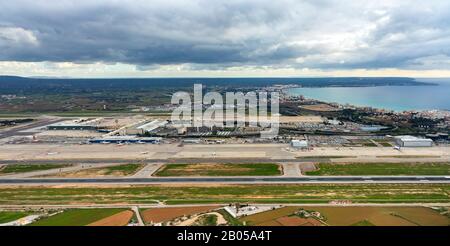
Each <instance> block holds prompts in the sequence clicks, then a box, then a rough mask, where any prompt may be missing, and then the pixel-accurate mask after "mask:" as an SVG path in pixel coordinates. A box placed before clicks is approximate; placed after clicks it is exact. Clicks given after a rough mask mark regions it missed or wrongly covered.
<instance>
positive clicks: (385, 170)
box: [305, 163, 450, 176]
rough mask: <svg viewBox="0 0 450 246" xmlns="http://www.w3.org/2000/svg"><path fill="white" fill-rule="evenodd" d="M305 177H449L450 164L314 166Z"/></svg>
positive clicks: (325, 164) (331, 164)
mask: <svg viewBox="0 0 450 246" xmlns="http://www.w3.org/2000/svg"><path fill="white" fill-rule="evenodd" d="M316 168H317V170H315V171H307V172H306V173H305V174H306V175H315V176H320V175H450V163H414V164H413V163H411V164H410V163H349V164H334V163H320V164H316Z"/></svg>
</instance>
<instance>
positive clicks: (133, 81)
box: [0, 76, 432, 94]
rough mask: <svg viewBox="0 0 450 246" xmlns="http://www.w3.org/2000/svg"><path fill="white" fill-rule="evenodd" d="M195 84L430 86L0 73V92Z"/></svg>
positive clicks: (385, 80) (399, 81) (387, 80)
mask: <svg viewBox="0 0 450 246" xmlns="http://www.w3.org/2000/svg"><path fill="white" fill-rule="evenodd" d="M194 83H202V84H204V85H206V86H225V87H228V86H229V87H256V86H268V85H273V84H296V85H299V86H303V87H367V86H408V85H432V83H426V82H420V81H416V80H415V79H413V78H406V77H330V78H118V79H114V78H111V79H106V78H105V79H74V78H27V77H18V76H0V93H1V94H5V93H16V92H30V91H35V90H44V91H46V90H52V91H53V90H57V91H59V90H61V91H71V90H102V89H108V90H111V89H113V90H127V89H128V90H134V89H146V90H148V89H151V88H158V87H165V88H167V87H174V88H176V87H191V86H192V85H193V84H194Z"/></svg>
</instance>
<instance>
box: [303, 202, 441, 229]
mask: <svg viewBox="0 0 450 246" xmlns="http://www.w3.org/2000/svg"><path fill="white" fill-rule="evenodd" d="M305 209H308V210H314V211H318V212H320V213H321V214H322V215H323V216H324V217H325V222H326V223H327V224H328V225H335V226H346V225H358V226H368V225H375V226H394V225H405V226H418V225H421V226H448V225H450V218H449V217H448V216H445V215H441V214H440V213H439V212H438V211H436V210H433V209H431V208H427V207H378V206H377V207H305Z"/></svg>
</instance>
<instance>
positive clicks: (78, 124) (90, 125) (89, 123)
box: [47, 118, 103, 131]
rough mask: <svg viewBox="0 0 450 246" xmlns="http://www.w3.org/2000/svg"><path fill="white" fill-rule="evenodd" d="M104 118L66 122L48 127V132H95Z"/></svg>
mask: <svg viewBox="0 0 450 246" xmlns="http://www.w3.org/2000/svg"><path fill="white" fill-rule="evenodd" d="M102 119H103V118H95V119H86V118H82V119H78V120H71V121H64V122H59V123H55V124H51V125H48V126H47V130H64V131H67V130H76V131H95V130H97V129H98V127H97V124H98V122H100V121H101V120H102Z"/></svg>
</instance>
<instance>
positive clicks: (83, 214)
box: [31, 208, 125, 226]
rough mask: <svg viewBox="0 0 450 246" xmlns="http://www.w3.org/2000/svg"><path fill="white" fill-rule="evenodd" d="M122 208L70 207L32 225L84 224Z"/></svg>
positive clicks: (117, 211)
mask: <svg viewBox="0 0 450 246" xmlns="http://www.w3.org/2000/svg"><path fill="white" fill-rule="evenodd" d="M124 210H125V209H122V208H98V209H97V208H94V209H69V210H66V211H64V212H62V213H59V214H56V215H53V216H50V217H47V218H42V219H40V220H38V221H36V222H34V223H32V224H31V225H32V226H84V225H88V224H91V223H93V222H95V221H97V220H100V219H103V218H106V217H109V216H111V215H114V214H117V213H120V212H122V211H124Z"/></svg>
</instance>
